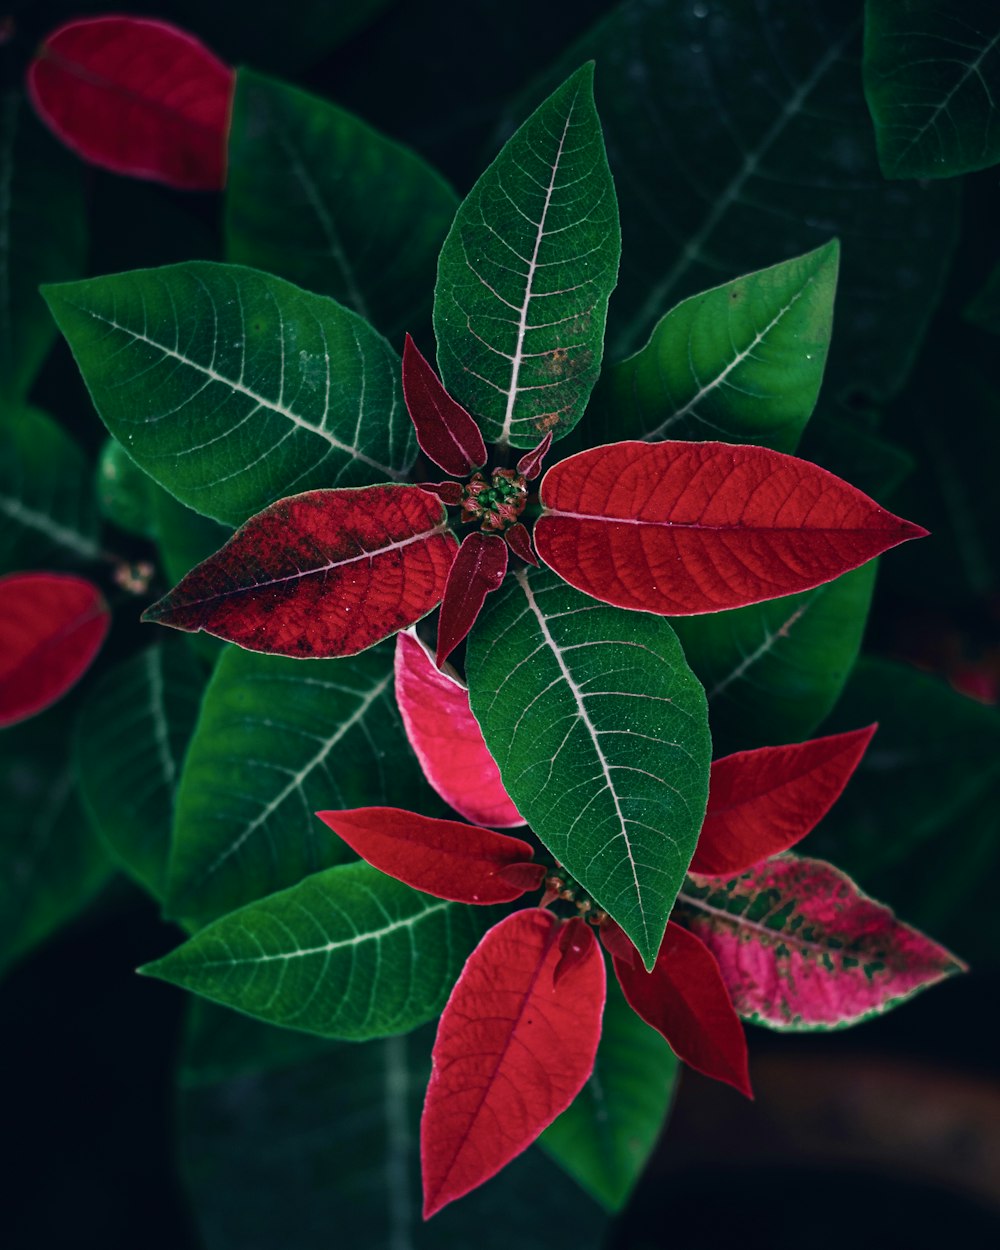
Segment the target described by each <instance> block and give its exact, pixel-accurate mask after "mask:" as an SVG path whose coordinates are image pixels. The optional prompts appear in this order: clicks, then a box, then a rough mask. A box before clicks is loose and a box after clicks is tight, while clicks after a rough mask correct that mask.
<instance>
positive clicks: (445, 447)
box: [403, 335, 486, 477]
mask: <svg viewBox="0 0 1000 1250" xmlns="http://www.w3.org/2000/svg"><path fill="white" fill-rule="evenodd" d="M403 395H404V397H405V399H406V407H407V410H408V411H409V414H410V419H411V420H412V422H413V428H414V429H415V430H416V431H417V442H418V443H419V444H420V450H421V451H422V452H423V453H424V455H425V456H427V457H428V458H429V459H431V460H433V461H434V463H435V464H436V465H437V466H438V468H439V469H444V471H445V473H450V474H451V475H452V477H465V476H466V474H468V473H471V472H472V470H473V469H480V468H482V466H483V465H484V464H485V463H486V444H485V443H484V442H483V436H482V434H480V432H479V426H478V425H476V423H475V421H474V420H473V419H472V417H470V416H469V414H468V413H467V412H466V411H465V409H464V408H463V407H462V405H461V404H458V403H456V402H455V400H453V399H452V397H451V396H450V395H449V394H448V392H447V391H446V390H445V389H444V385H443V384H442V382H441V379H440V378H439V377H438V375H437V374H436V373H435V372H434V370H433V369H432V368H431V366H430V365H429V364H428V362H427V361H426V360H425V359H424V357H423V356H422V355H421V353H420V350H419V349H418V347H417V345H416V343H414V341H413V339H412V338H410V336H409V335H407V336H406V346H405V347H404V348H403Z"/></svg>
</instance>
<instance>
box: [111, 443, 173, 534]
mask: <svg viewBox="0 0 1000 1250" xmlns="http://www.w3.org/2000/svg"><path fill="white" fill-rule="evenodd" d="M160 489H161V488H160V487H158V486H157V485H156V483H155V482H154V481H153V479H152V478H151V477H150V476H149V475H148V474H147V473H144V472H143V470H142V469H140V468H139V466H138V465H137V464H136V462H135V461H134V460H133V459H132V457H131V456H130V455H129V454H128V452H127V451H126V450H125V448H124V447H123V446H122V445H121V443H119V441H118V440H117V438H109V439H108V440H107V442H106V443H105V444H104V447H103V448H102V449H101V455H100V459H99V460H98V462H97V506H98V508H99V509H100V511H101V515H102V516H103V517H104V518H105V520H108V521H110V522H111V523H112V524H113V525H117V526H118V528H119V529H123V530H125V531H127V532H128V533H129V534H138V535H139V536H140V537H142V538H154V537H155V536H156V521H155V518H154V516H153V494H154V491H159V490H160ZM170 497H171V498H173V496H170Z"/></svg>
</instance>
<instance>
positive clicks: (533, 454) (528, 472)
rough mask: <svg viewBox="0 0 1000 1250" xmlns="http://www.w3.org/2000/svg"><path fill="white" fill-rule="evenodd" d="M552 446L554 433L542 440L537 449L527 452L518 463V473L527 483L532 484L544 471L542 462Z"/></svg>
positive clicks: (549, 433) (550, 432)
mask: <svg viewBox="0 0 1000 1250" xmlns="http://www.w3.org/2000/svg"><path fill="white" fill-rule="evenodd" d="M551 446H552V431H551V430H550V431H549V432H548V434H546V435H545V437H544V438H543V439H542V441H541V442H540V443H539V444H538V446H537V447H533V448H532V449H531V451H528V452H525V454H524V455H523V456H522V457H521V459H520V460H519V461H518V462H517V471H518V473H520V475H521V476H522V477H523V478H524V480H525V481H526V482H532V481H534V479H535V478H536V477H538V475H539V473H541V471H542V461H543V460H544V459H545V457H546V455H548V451H549V448H550V447H551Z"/></svg>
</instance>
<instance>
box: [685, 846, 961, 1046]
mask: <svg viewBox="0 0 1000 1250" xmlns="http://www.w3.org/2000/svg"><path fill="white" fill-rule="evenodd" d="M674 916H675V919H677V920H678V921H680V922H681V923H682V924H684V925H685V926H686V927H687V928H688V929H690V930H691V931H692V932H693V933H695V934H697V935H698V936H699V937H700V938H701V939H702V940H703V941H704V942H705V944H706V945H707V946H708V947H709V949H710V950H711V951H712V953H713V955H715V958H716V959H717V960H718V962H719V966H720V968H721V969H722V976H723V979H724V980H725V982H726V985H727V987H728V989H729V993H730V995H731V996H732V1000H733V1005H734V1006H735V1008H736V1010H737V1011H738V1012H739V1014H740V1015H741V1016H742V1017H743V1018H744V1019H746V1020H753V1021H754V1022H756V1023H758V1024H766V1025H768V1026H770V1027H771V1028H775V1029H792V1030H805V1029H829V1028H837V1027H839V1026H842V1025H847V1024H854V1023H855V1022H857V1021H859V1020H865V1019H867V1018H868V1017H869V1016H874V1015H878V1014H879V1013H880V1012H883V1011H886V1010H888V1008H890V1007H894V1006H896V1005H897V1004H898V1003H901V1002H903V1001H904V1000H905V999H907V998H909V997H910V996H911V995H913V994H915V993H917V991H918V990H922V989H926V988H927V987H928V986H929V985H934V984H935V983H936V982H937V981H941V980H943V979H944V978H945V977H947V976H950V975H951V974H952V973H955V972H964V971H965V965H964V964H963V963H962V962H961V961H960V960H958V959H956V958H955V956H954V955H952V954H950V953H949V952H948V951H946V950H945V949H944V947H942V946H938V945H937V943H936V942H932V941H931V940H930V939H929V938H927V937H924V935H923V934H922V933H918V932H917V930H916V929H912V928H910V926H909V925H906V924H903V923H902V922H901V921H899V920H897V919H896V917H895V916H894V915H893V914H892V912H891V911H890V910H889V908H888V907H883V906H882V904H881V903H876V902H875V901H874V900H873V899H870V898H868V897H867V896H866V895H864V894H862V893H861V891H860V890H859V889H858V887H857V886H856V885H855V884H854V882H853V881H851V880H850V878H849V877H847V876H845V875H844V873H842V872H839V871H838V870H837V869H836V868H833V867H832V866H831V865H830V864H825V863H823V862H822V861H820V860H816V859H805V858H800V857H799V856H796V855H782V856H781V857H780V858H778V859H772V860H768V861H767V862H766V863H764V864H760V865H758V866H757V867H756V868H752V869H750V871H748V872H745V873H743V874H742V875H741V876H739V877H727V878H721V879H720V878H718V877H704V876H692V877H691V878H689V881H688V883H687V884H686V885H685V887H684V889H683V891H682V893H681V894H680V895H679V896H678V899H677V906H676V908H675V911H674Z"/></svg>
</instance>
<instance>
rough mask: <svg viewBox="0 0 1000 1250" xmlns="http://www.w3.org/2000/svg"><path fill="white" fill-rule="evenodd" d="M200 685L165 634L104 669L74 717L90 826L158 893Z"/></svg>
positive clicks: (197, 673) (195, 670)
mask: <svg viewBox="0 0 1000 1250" xmlns="http://www.w3.org/2000/svg"><path fill="white" fill-rule="evenodd" d="M204 685H205V680H204V675H203V673H202V670H201V668H200V666H199V665H198V663H197V662H196V660H195V659H194V657H193V655H192V654H191V652H190V651H189V649H188V648H187V647H185V646H184V644H183V642H182V641H181V640H180V639H167V640H165V641H163V642H157V643H154V644H153V645H152V646H149V647H147V648H146V649H145V650H144V651H140V652H139V653H138V654H137V655H134V656H132V657H131V658H130V659H128V660H125V661H124V662H122V663H121V664H118V665H116V666H115V667H114V668H112V669H110V670H109V671H108V672H106V673H105V674H104V675H103V676H102V677H101V679H100V681H99V682H98V683H97V684H96V685H94V686H93V687H92V688H91V689H90V690H89V691H88V693H87V698H86V701H85V702H84V705H83V708H82V710H81V712H80V717H79V719H78V721H77V729H76V769H77V777H78V780H79V785H80V792H81V794H82V797H83V801H84V805H85V807H86V809H87V812H88V814H89V816H90V818H91V821H92V822H93V825H94V828H95V829H96V830H97V832H98V833H99V834H100V836H101V837H102V838H103V839H104V842H105V843H106V845H107V846H108V848H109V850H110V851H111V854H112V855H113V856H114V858H115V859H116V860H117V861H118V862H119V863H120V864H121V865H122V867H123V868H125V869H126V871H127V872H128V873H130V875H131V876H133V877H135V879H136V880H137V881H138V882H139V883H140V884H141V885H143V886H145V887H146V889H148V890H149V891H150V893H151V894H152V895H153V896H154V898H157V899H162V898H163V894H164V891H165V888H166V876H167V860H168V858H169V854H170V832H171V828H172V825H173V812H174V800H175V796H176V793H177V786H178V783H179V781H180V775H181V765H182V764H183V761H184V752H185V750H186V749H187V744H188V741H189V739H190V737H191V734H192V733H193V731H194V724H195V720H196V719H197V716H198V708H199V705H200V703H201V695H202V690H203V688H204Z"/></svg>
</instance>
